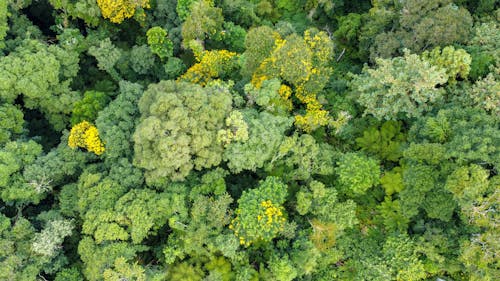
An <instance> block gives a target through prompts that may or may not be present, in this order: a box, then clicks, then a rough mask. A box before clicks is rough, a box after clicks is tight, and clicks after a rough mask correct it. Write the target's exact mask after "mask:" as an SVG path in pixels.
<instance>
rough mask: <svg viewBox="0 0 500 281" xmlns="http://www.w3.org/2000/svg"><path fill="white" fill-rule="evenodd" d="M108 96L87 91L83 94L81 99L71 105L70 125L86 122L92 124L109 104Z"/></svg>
mask: <svg viewBox="0 0 500 281" xmlns="http://www.w3.org/2000/svg"><path fill="white" fill-rule="evenodd" d="M109 100H110V98H109V96H108V95H107V94H106V93H103V92H97V91H87V92H85V93H84V94H83V99H81V100H80V101H78V102H76V103H75V104H74V105H73V114H72V115H71V125H73V126H75V125H76V124H78V123H80V122H83V121H87V122H94V121H95V119H96V118H97V113H99V111H101V110H102V109H104V108H105V107H106V105H107V104H108V103H109Z"/></svg>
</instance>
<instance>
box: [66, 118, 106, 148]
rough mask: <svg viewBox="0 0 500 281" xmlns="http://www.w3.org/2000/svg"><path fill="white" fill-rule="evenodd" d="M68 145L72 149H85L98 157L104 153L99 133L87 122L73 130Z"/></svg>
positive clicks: (81, 123) (79, 124)
mask: <svg viewBox="0 0 500 281" xmlns="http://www.w3.org/2000/svg"><path fill="white" fill-rule="evenodd" d="M68 145H69V147H71V148H77V147H81V148H85V149H87V150H88V151H90V152H94V153H95V154H97V155H101V154H102V153H103V152H104V145H103V143H102V142H101V139H100V138H99V131H97V128H96V127H95V126H94V125H92V124H90V123H89V122H87V121H82V122H80V123H78V124H77V125H75V126H74V127H73V128H71V132H70V134H69V138H68Z"/></svg>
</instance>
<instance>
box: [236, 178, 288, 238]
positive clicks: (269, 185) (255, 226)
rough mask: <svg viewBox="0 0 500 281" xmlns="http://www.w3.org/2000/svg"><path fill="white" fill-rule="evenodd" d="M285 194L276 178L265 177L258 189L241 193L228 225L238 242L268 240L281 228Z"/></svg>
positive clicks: (283, 220) (282, 186)
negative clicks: (234, 216) (234, 212)
mask: <svg viewBox="0 0 500 281" xmlns="http://www.w3.org/2000/svg"><path fill="white" fill-rule="evenodd" d="M286 195H287V186H286V185H285V184H283V183H282V182H281V181H280V180H279V179H278V178H277V177H267V178H266V180H265V181H263V182H261V183H260V185H259V187H258V188H256V189H252V190H249V191H244V192H243V195H241V198H240V199H239V200H238V209H236V218H234V219H233V221H232V222H231V224H230V225H229V228H230V229H232V230H233V231H234V234H235V235H236V236H237V237H238V238H239V240H240V244H241V245H245V246H247V247H248V246H250V245H251V244H252V243H254V242H258V241H264V242H266V241H271V240H272V239H273V238H275V237H276V236H277V235H278V234H279V233H280V232H282V231H283V230H284V227H285V223H286V218H285V214H284V213H285V208H284V207H283V206H282V204H283V203H284V202H285V199H286Z"/></svg>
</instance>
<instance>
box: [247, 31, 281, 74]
mask: <svg viewBox="0 0 500 281" xmlns="http://www.w3.org/2000/svg"><path fill="white" fill-rule="evenodd" d="M277 36H278V33H277V32H275V31H274V30H273V29H272V28H270V27H268V26H260V27H255V28H251V29H250V30H249V31H248V32H247V36H246V38H245V49H246V50H245V53H244V54H243V57H244V59H243V67H242V68H241V74H242V75H243V76H245V77H248V78H250V77H251V76H252V74H253V73H254V71H255V70H256V69H257V67H259V65H260V64H261V63H262V61H263V60H264V59H265V58H267V57H268V56H269V55H270V54H271V52H272V50H273V48H274V42H275V41H276V39H277V38H278V37H277Z"/></svg>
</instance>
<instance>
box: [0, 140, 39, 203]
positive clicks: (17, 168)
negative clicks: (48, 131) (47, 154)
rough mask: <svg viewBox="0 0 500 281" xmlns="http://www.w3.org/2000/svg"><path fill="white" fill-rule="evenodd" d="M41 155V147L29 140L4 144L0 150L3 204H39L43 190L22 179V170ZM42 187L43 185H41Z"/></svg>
mask: <svg viewBox="0 0 500 281" xmlns="http://www.w3.org/2000/svg"><path fill="white" fill-rule="evenodd" d="M41 153H42V146H41V145H39V144H38V143H36V142H34V141H32V140H30V141H28V142H22V141H16V142H8V143H6V144H5V145H4V146H3V147H2V149H1V150H0V196H1V198H2V200H3V201H4V202H16V201H17V202H36V203H37V202H39V201H40V199H41V198H42V196H41V195H40V194H41V192H42V191H44V190H43V188H40V189H37V188H36V187H37V185H34V186H32V185H30V184H29V181H25V180H24V179H23V177H22V172H23V170H24V168H25V167H26V166H28V165H30V164H32V163H33V162H34V161H35V159H36V157H37V156H39V155H40V154H41ZM44 184H47V182H44ZM42 187H43V185H42Z"/></svg>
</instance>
